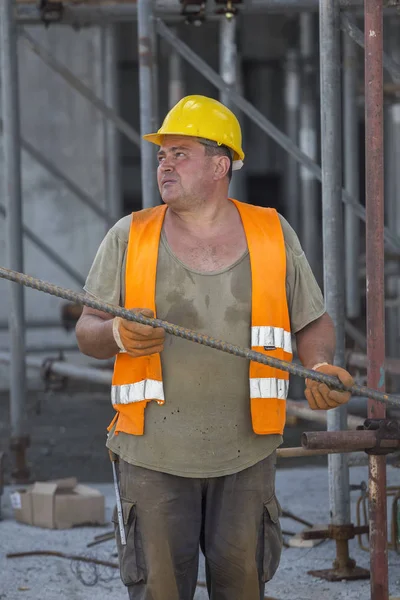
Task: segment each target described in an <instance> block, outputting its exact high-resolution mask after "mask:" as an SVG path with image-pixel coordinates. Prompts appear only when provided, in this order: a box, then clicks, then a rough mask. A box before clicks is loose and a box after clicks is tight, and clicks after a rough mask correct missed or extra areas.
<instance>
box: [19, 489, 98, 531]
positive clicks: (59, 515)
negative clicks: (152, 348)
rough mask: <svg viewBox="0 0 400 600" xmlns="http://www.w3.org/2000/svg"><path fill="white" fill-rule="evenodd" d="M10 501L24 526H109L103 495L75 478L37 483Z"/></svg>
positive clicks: (49, 527)
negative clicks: (107, 524) (106, 522)
mask: <svg viewBox="0 0 400 600" xmlns="http://www.w3.org/2000/svg"><path fill="white" fill-rule="evenodd" d="M10 498H11V505H12V507H13V509H14V516H15V518H16V520H17V521H19V522H20V523H26V524H28V525H36V526H37V527H46V528H48V529H70V528H71V527H76V526H77V525H104V523H105V501H104V496H103V494H101V493H100V492H99V491H98V490H95V489H94V488H91V487H89V486H87V485H82V484H80V483H78V481H77V479H76V478H75V477H69V478H67V479H58V480H55V481H37V482H36V483H34V484H33V485H32V486H30V487H29V488H27V489H22V490H16V491H14V492H12V493H11V495H10Z"/></svg>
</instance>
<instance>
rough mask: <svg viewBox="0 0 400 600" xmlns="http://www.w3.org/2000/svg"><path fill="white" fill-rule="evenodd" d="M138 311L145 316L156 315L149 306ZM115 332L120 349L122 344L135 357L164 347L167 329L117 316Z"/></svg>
mask: <svg viewBox="0 0 400 600" xmlns="http://www.w3.org/2000/svg"><path fill="white" fill-rule="evenodd" d="M136 312H139V313H140V314H142V315H143V316H144V317H154V312H153V311H152V310H150V309H148V308H138V309H137V310H136ZM113 333H114V338H115V341H116V342H117V344H118V346H119V347H120V349H122V348H121V346H122V347H123V349H124V350H125V351H126V352H127V353H128V354H130V356H133V357H135V358H137V357H139V356H150V354H156V353H157V352H161V351H162V350H163V349H164V340H165V331H164V329H162V327H151V326H150V325H142V324H141V323H135V322H134V321H127V320H126V319H122V318H121V317H115V319H114V323H113ZM118 338H119V339H118Z"/></svg>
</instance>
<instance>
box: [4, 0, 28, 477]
mask: <svg viewBox="0 0 400 600" xmlns="http://www.w3.org/2000/svg"><path fill="white" fill-rule="evenodd" d="M0 28H1V29H0V55H1V83H2V85H1V88H2V104H3V106H2V116H3V123H4V129H3V140H4V196H5V201H6V205H7V219H6V247H7V262H8V266H9V268H10V269H15V270H17V271H23V236H22V189H21V148H20V114H19V89H18V58H17V26H16V22H15V20H14V2H13V1H12V0H3V1H2V2H1V3H0ZM9 290H10V304H9V334H10V351H11V357H12V360H11V364H10V420H11V449H12V450H13V451H14V452H15V470H14V472H13V475H14V477H15V479H16V480H18V481H23V480H26V479H27V478H28V476H29V471H28V468H27V465H26V457H25V451H26V448H27V446H28V443H29V441H28V436H27V419H26V372H25V319H24V290H23V289H21V287H20V286H18V285H9Z"/></svg>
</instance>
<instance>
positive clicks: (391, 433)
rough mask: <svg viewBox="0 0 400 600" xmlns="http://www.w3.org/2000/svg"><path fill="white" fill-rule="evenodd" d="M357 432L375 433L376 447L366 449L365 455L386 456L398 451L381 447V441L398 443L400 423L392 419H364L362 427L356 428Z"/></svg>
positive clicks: (393, 448)
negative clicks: (396, 441) (395, 441)
mask: <svg viewBox="0 0 400 600" xmlns="http://www.w3.org/2000/svg"><path fill="white" fill-rule="evenodd" d="M357 429H358V430H359V431H375V432H376V446H375V447H374V448H366V449H365V452H366V454H372V455H386V454H391V453H392V452H395V451H396V450H398V448H396V447H386V446H382V441H383V440H398V441H399V442H400V423H399V422H398V421H394V420H393V419H366V420H365V421H364V424H363V425H360V426H359V427H357Z"/></svg>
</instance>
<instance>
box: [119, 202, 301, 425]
mask: <svg viewBox="0 0 400 600" xmlns="http://www.w3.org/2000/svg"><path fill="white" fill-rule="evenodd" d="M231 201H232V202H234V204H235V205H236V207H237V209H238V211H239V214H240V216H241V219H242V223H243V227H244V231H245V234H246V238H247V245H248V248H249V254H250V264H251V275H252V313H251V317H252V324H251V346H252V349H253V350H256V351H257V352H261V353H262V354H265V355H269V356H274V357H276V358H280V359H283V360H287V361H290V360H292V344H291V333H290V320H289V311H288V306H287V299H286V252H285V242H284V238H283V233H282V227H281V224H280V221H279V217H278V214H277V212H276V210H274V209H272V208H261V207H259V206H253V205H251V204H244V203H241V202H238V201H237V200H231ZM166 210H167V206H166V205H162V206H157V207H155V208H148V209H145V210H141V211H139V212H135V213H133V214H132V223H131V228H130V234H129V241H128V248H127V261H126V283H125V288H126V289H125V307H126V308H128V309H133V308H150V309H152V310H153V311H154V314H156V300H155V299H156V273H157V258H158V248H159V242H160V235H161V229H162V225H163V221H164V216H165V212H166ZM189 343H190V342H188V344H189ZM188 350H189V348H188ZM238 360H239V359H238ZM249 376H250V377H249V378H250V381H249V388H250V390H249V391H250V410H251V418H252V424H253V430H254V431H255V433H258V434H282V433H283V429H284V426H285V416H286V415H285V414H286V397H287V392H288V387H289V374H288V373H286V372H284V371H280V370H279V369H274V368H272V367H268V366H266V365H263V364H260V363H257V362H253V361H251V362H250V373H249ZM111 394H112V403H113V406H114V408H115V410H116V411H117V414H116V415H115V417H114V419H113V421H112V422H111V424H110V426H109V429H111V427H112V426H113V425H114V423H115V422H116V427H115V433H116V434H118V433H119V432H120V431H123V432H125V433H130V434H133V435H143V433H144V422H145V418H144V416H145V415H144V412H145V407H146V404H147V403H148V402H150V401H151V400H156V401H157V402H158V404H164V402H165V399H164V390H163V381H162V371H161V359H160V355H159V354H153V355H151V356H145V357H139V358H134V357H132V356H129V354H126V353H119V354H118V355H117V358H116V361H115V366H114V374H113V380H112V392H111ZM160 410H162V409H161V408H160Z"/></svg>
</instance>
